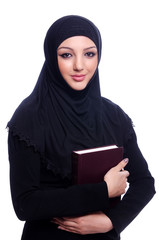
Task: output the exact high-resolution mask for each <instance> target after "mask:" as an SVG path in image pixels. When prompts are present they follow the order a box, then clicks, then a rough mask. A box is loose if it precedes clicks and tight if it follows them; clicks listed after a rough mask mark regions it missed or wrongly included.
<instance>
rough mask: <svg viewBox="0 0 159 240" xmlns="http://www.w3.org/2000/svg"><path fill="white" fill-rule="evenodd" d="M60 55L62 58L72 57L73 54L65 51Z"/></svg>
mask: <svg viewBox="0 0 159 240" xmlns="http://www.w3.org/2000/svg"><path fill="white" fill-rule="evenodd" d="M60 56H61V57H62V58H70V57H72V55H71V54H70V53H63V54H60Z"/></svg>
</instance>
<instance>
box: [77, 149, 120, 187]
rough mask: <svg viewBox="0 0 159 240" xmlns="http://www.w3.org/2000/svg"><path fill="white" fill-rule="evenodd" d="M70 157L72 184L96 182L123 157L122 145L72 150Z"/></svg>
mask: <svg viewBox="0 0 159 240" xmlns="http://www.w3.org/2000/svg"><path fill="white" fill-rule="evenodd" d="M72 158H73V159H72V161H73V165H72V167H73V168H72V170H73V171H72V173H73V183H74V184H86V183H98V182H102V181H103V180H104V175H105V174H106V173H107V172H108V171H109V170H110V169H111V168H112V167H115V166H116V165H117V164H118V163H119V162H120V161H121V160H122V159H123V147H117V146H116V145H111V146H105V147H99V148H92V149H86V150H80V151H73V153H72Z"/></svg>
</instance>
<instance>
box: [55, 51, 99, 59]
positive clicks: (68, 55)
mask: <svg viewBox="0 0 159 240" xmlns="http://www.w3.org/2000/svg"><path fill="white" fill-rule="evenodd" d="M95 55H96V53H94V52H87V53H85V54H84V56H86V57H89V58H92V57H94V56H95ZM60 57H62V58H70V57H72V54H71V53H63V54H60Z"/></svg>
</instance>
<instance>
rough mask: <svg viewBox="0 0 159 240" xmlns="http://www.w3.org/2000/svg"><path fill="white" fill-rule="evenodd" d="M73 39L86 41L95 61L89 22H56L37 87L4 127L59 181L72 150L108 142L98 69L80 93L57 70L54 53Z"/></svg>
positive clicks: (70, 19) (95, 38)
mask: <svg viewBox="0 0 159 240" xmlns="http://www.w3.org/2000/svg"><path fill="white" fill-rule="evenodd" d="M73 36H86V37H88V38H90V39H91V40H92V41H93V42H94V43H95V45H96V47H97V50H98V60H100V57H101V36H100V33H99V30H98V29H97V27H96V26H95V25H94V24H93V23H92V22H91V21H89V20H88V19H86V18H84V17H80V16H74V15H71V16H65V17H63V18H60V19H59V20H57V21H56V22H55V23H54V24H53V25H52V26H51V27H50V28H49V30H48V32H47V34H46V38H45V42H44V53H45V62H44V65H43V68H42V70H41V73H40V76H39V78H38V81H37V84H36V86H35V88H34V90H33V92H32V93H31V95H30V96H29V97H27V98H26V99H25V100H23V102H22V103H21V104H20V105H19V107H18V108H17V110H16V111H15V113H14V115H13V117H12V118H11V120H10V122H9V123H8V127H9V130H10V131H11V132H12V133H13V134H14V135H17V136H18V137H19V139H20V140H23V141H25V142H26V143H27V146H33V147H34V150H35V151H38V152H39V153H40V155H41V157H42V159H43V160H44V162H45V163H46V165H47V168H49V169H51V170H52V171H53V172H54V174H60V176H61V177H63V178H64V177H70V176H71V166H72V163H71V162H72V160H71V154H72V151H73V150H79V149H85V148H92V147H99V146H103V145H106V144H110V143H111V142H110V140H108V139H110V136H109V131H107V130H108V129H107V128H108V127H107V124H106V123H105V121H104V120H103V110H102V97H101V93H100V86H99V75H98V67H97V69H96V71H95V73H94V75H93V77H92V79H91V80H90V82H89V83H88V85H87V86H86V88H85V89H83V90H80V91H77V90H74V89H72V88H71V87H70V86H69V85H68V84H67V83H66V81H65V80H64V79H63V77H62V75H61V73H60V71H59V68H58V61H57V48H58V46H59V45H60V44H61V43H62V42H63V41H64V40H65V39H67V38H69V37H73ZM103 121H104V124H103Z"/></svg>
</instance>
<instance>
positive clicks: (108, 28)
mask: <svg viewBox="0 0 159 240" xmlns="http://www.w3.org/2000/svg"><path fill="white" fill-rule="evenodd" d="M67 14H78V15H82V16H85V17H87V18H89V19H90V20H92V21H93V22H94V23H95V24H96V25H97V26H98V28H99V29H100V32H101V34H102V39H103V53H102V60H101V63H100V79H101V89H102V95H103V96H105V97H107V98H110V99H111V100H112V101H114V102H116V103H118V104H119V105H120V106H121V107H122V108H123V109H124V110H125V111H126V112H127V113H128V115H129V116H130V117H131V118H132V119H133V122H134V125H135V126H136V127H135V130H136V132H137V136H138V142H139V145H140V148H141V150H142V152H143V154H144V156H145V158H146V159H147V162H148V164H149V168H150V170H151V172H152V175H153V176H154V177H155V179H156V189H158V187H159V184H158V181H159V176H158V175H159V174H158V171H159V170H158V168H159V164H158V161H159V156H158V144H159V142H158V137H159V110H158V109H159V108H158V104H159V96H158V95H159V93H158V92H159V90H158V89H159V87H158V86H159V84H158V83H159V1H157V0H156V1H155V0H149V1H147V0H133V1H130V0H125V1H123V0H108V1H107V0H103V1H101V0H98V1H94V0H79V1H75V0H59V1H54V0H52V1H51V0H43V1H42V0H26V1H24V0H23V1H22V0H14V1H12V0H9V1H7V0H5V1H1V3H0V36H1V37H0V61H1V62H0V81H1V82H0V112H1V117H0V152H1V157H0V162H1V164H0V195H1V196H0V239H7V240H9V239H13V240H20V236H21V232H22V227H23V224H24V223H23V222H20V221H19V220H18V219H17V218H16V216H15V213H14V211H13V208H12V203H11V197H10V187H9V164H8V154H7V131H6V129H5V126H6V123H7V121H8V120H9V119H10V117H11V115H12V114H13V111H14V110H15V108H16V107H17V106H18V104H19V103H20V102H21V101H22V100H23V98H25V97H26V96H27V95H29V93H30V92H31V91H32V89H33V87H34V85H35V83H36V80H37V78H38V75H39V73H40V70H41V67H42V65H43V62H44V55H43V41H44V37H45V34H46V31H47V29H48V28H49V26H50V25H51V24H52V23H53V22H54V21H55V20H56V19H57V18H59V17H62V16H64V15H67ZM158 200H159V198H158V195H156V196H155V197H154V199H153V200H152V201H151V202H150V203H149V204H148V206H147V207H146V208H145V209H144V210H143V211H142V212H141V214H140V215H139V216H138V217H137V218H136V219H135V220H134V221H133V223H132V224H131V225H129V226H128V227H127V228H126V230H125V231H124V232H123V233H122V240H134V239H137V240H138V239H144V240H150V239H156V236H158V223H157V221H158V220H157V221H156V219H158V218H157V217H158V214H159V207H158V203H159V202H158ZM156 216H157V217H156Z"/></svg>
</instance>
